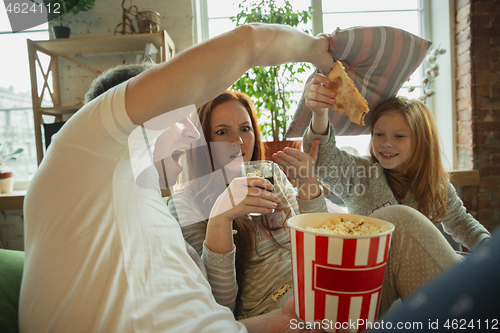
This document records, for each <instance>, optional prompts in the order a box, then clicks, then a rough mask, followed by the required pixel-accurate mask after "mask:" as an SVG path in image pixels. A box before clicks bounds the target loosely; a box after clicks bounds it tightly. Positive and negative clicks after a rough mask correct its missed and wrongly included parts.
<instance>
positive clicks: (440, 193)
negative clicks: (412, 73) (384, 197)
mask: <svg viewBox="0 0 500 333" xmlns="http://www.w3.org/2000/svg"><path fill="white" fill-rule="evenodd" d="M392 111H396V112H399V113H400V114H401V115H403V117H404V118H405V119H406V122H407V123H408V126H409V127H410V132H411V135H410V139H411V149H412V150H413V151H412V154H410V158H409V159H408V161H406V163H405V165H403V168H402V169H403V171H400V172H397V171H394V170H387V169H386V170H385V174H386V177H387V182H388V183H389V187H390V188H391V190H392V192H393V193H394V196H395V197H396V199H397V200H398V202H399V203H402V202H403V200H404V198H405V196H406V194H407V193H408V192H410V193H412V194H413V195H414V196H415V199H416V200H417V202H418V210H419V211H420V212H421V213H422V214H424V215H425V216H427V217H428V218H429V219H430V220H431V221H433V222H435V223H439V222H440V221H441V219H442V218H443V217H444V215H445V214H446V204H447V201H448V187H447V182H448V179H449V176H448V173H447V172H446V171H445V170H444V168H443V165H442V163H441V150H440V148H439V137H438V132H437V127H436V123H435V121H434V117H433V116H432V114H431V112H430V110H429V109H428V108H427V106H425V104H424V103H422V102H420V101H418V100H410V99H407V98H406V97H401V96H399V97H395V98H392V99H390V100H388V101H386V102H384V103H383V104H381V105H380V106H379V107H378V108H377V109H376V110H375V111H374V114H373V117H372V120H371V124H370V130H371V134H372V140H373V127H374V126H375V124H376V123H377V121H378V120H379V119H380V117H382V116H383V115H385V114H387V113H388V112H392ZM370 155H371V158H372V160H373V161H374V162H378V161H377V159H376V158H375V154H374V151H373V145H372V144H371V142H370Z"/></svg>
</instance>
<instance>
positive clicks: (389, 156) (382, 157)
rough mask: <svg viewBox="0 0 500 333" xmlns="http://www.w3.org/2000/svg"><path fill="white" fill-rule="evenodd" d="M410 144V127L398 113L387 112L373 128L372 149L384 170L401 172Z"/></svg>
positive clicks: (407, 156)
mask: <svg viewBox="0 0 500 333" xmlns="http://www.w3.org/2000/svg"><path fill="white" fill-rule="evenodd" d="M411 142H412V140H411V131H410V126H409V125H408V123H407V122H406V119H405V118H404V117H403V115H402V114H401V113H400V112H398V111H389V112H387V113H386V114H384V115H383V116H381V117H380V118H379V119H378V120H377V122H376V123H375V125H374V126H373V136H372V142H371V144H372V149H373V152H374V153H375V157H376V158H377V160H378V161H379V163H380V165H381V166H382V167H383V168H384V169H389V170H394V171H403V166H404V165H405V163H406V162H407V161H408V159H409V158H410V155H411V153H412V149H411Z"/></svg>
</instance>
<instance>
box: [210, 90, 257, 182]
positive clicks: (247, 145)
mask: <svg viewBox="0 0 500 333" xmlns="http://www.w3.org/2000/svg"><path fill="white" fill-rule="evenodd" d="M210 137H211V142H210V146H211V149H212V154H213V157H214V159H215V161H216V163H217V164H218V165H219V166H220V167H224V168H225V169H226V170H231V171H234V173H235V174H238V175H239V174H240V172H241V171H240V168H241V163H243V162H248V161H250V160H252V156H253V151H254V146H255V132H254V129H253V127H252V120H251V119H250V115H249V114H248V112H247V110H246V109H245V107H244V106H243V105H242V104H241V103H240V102H239V101H234V100H232V101H227V102H224V103H222V104H220V105H218V106H217V107H215V108H214V109H213V111H212V115H211V118H210Z"/></svg>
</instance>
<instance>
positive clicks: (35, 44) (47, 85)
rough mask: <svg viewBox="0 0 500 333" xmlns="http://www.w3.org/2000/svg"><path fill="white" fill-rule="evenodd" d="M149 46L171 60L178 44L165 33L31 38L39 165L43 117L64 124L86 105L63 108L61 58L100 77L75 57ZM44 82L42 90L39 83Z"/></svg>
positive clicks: (127, 50) (34, 115) (42, 148)
mask: <svg viewBox="0 0 500 333" xmlns="http://www.w3.org/2000/svg"><path fill="white" fill-rule="evenodd" d="M147 43H152V44H153V45H155V47H156V48H157V49H158V50H161V59H162V61H167V60H168V59H170V58H172V57H173V56H174V55H175V44H174V42H173V41H172V39H171V38H170V36H169V35H168V34H167V32H166V31H165V30H162V31H160V32H157V33H152V34H133V35H118V36H99V37H82V38H63V39H53V40H41V41H33V40H30V39H28V57H29V64H30V76H31V95H32V100H33V117H34V125H35V139H36V153H37V160H38V164H40V162H41V161H42V158H43V155H44V151H45V149H44V147H43V140H42V129H41V128H42V125H43V118H42V116H43V115H50V116H54V117H55V121H56V122H60V121H63V115H71V114H73V113H75V112H76V111H77V110H78V109H79V108H80V107H81V106H82V105H62V102H61V100H62V99H61V83H60V74H59V58H63V59H66V60H68V61H70V62H73V63H74V64H77V65H78V66H81V67H83V68H86V69H88V70H89V71H91V72H93V73H94V75H95V76H96V77H97V76H98V75H99V74H100V73H101V72H100V71H99V70H98V69H96V68H93V67H91V66H90V65H88V64H86V63H84V61H85V60H81V59H79V58H75V56H81V55H96V56H101V57H102V56H106V55H111V54H119V53H140V52H144V49H145V46H146V44H147ZM39 54H45V55H46V56H48V57H50V61H49V62H48V64H47V65H46V67H47V68H44V67H43V66H42V62H41V61H40V58H39ZM87 62H88V61H87ZM42 81H43V83H42V85H41V89H39V86H38V84H39V83H40V82H42ZM81 93H82V96H83V95H84V94H85V93H86V92H85V91H82V92H81ZM44 96H45V97H47V96H49V97H50V100H51V101H52V105H53V106H48V107H47V106H43V107H42V99H43V97H44Z"/></svg>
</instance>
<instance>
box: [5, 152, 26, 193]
mask: <svg viewBox="0 0 500 333" xmlns="http://www.w3.org/2000/svg"><path fill="white" fill-rule="evenodd" d="M1 146H2V144H1V143H0V193H11V192H12V189H13V187H14V177H13V174H12V172H11V171H6V170H5V169H4V165H5V163H7V162H12V161H15V160H16V158H15V157H14V155H17V154H20V153H22V152H23V150H24V149H22V148H19V149H17V150H15V151H13V152H12V153H9V154H5V155H4V154H3V148H2V147H1Z"/></svg>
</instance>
